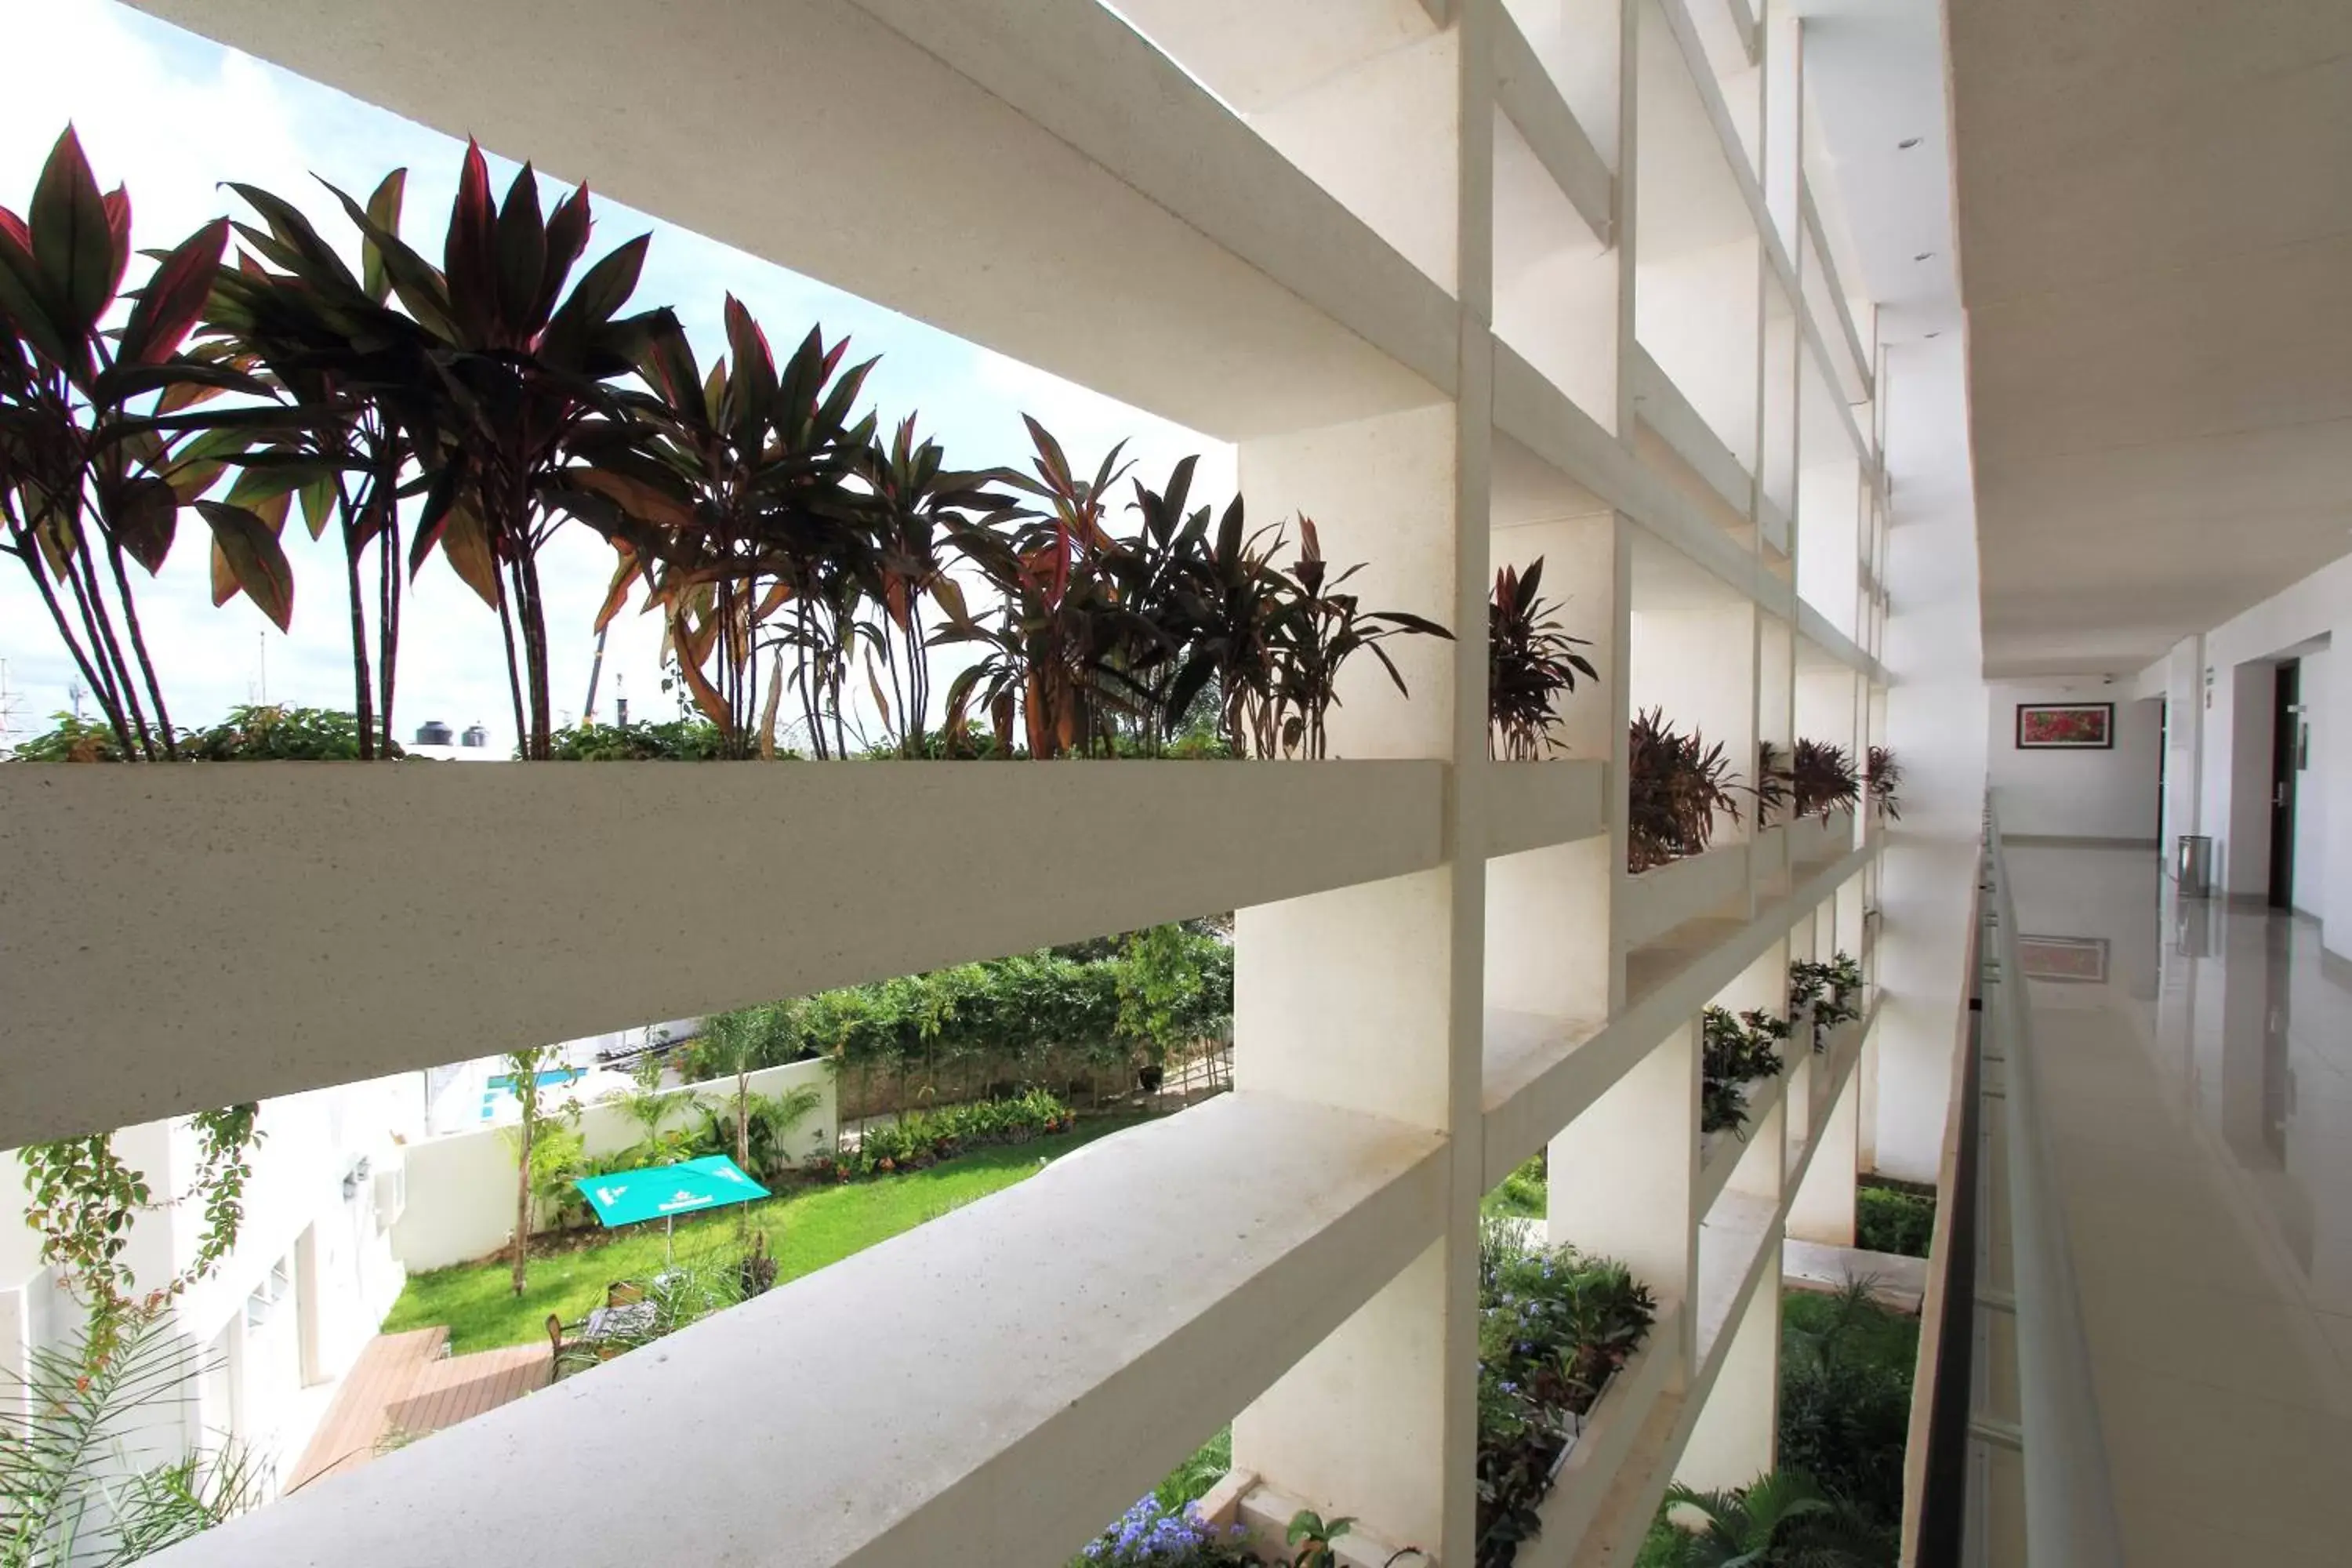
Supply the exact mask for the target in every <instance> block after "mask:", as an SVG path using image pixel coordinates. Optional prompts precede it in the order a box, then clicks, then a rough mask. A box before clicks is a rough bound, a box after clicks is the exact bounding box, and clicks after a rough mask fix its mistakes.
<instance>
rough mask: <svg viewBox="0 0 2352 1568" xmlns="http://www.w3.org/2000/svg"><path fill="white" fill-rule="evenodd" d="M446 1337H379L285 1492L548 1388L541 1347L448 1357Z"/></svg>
mask: <svg viewBox="0 0 2352 1568" xmlns="http://www.w3.org/2000/svg"><path fill="white" fill-rule="evenodd" d="M448 1349H449V1331H448V1330H446V1329H417V1330H414V1331H410V1332H408V1333H402V1334H378V1335H377V1336H376V1337H375V1338H374V1339H373V1340H371V1341H369V1342H368V1346H367V1348H366V1349H365V1350H363V1351H362V1352H360V1358H359V1360H358V1361H357V1362H356V1363H353V1364H352V1370H351V1372H350V1373H348V1374H347V1375H346V1376H345V1377H344V1379H343V1386H342V1387H341V1389H339V1390H337V1391H336V1394H335V1402H334V1404H333V1405H331V1406H329V1408H328V1411H327V1418H326V1419H325V1420H324V1421H322V1422H320V1424H319V1431H318V1435H317V1436H314V1437H312V1438H311V1439H310V1447H308V1448H306V1449H304V1450H303V1453H302V1458H301V1459H300V1460H299V1462H298V1463H297V1464H296V1465H295V1467H294V1468H293V1470H292V1472H291V1473H290V1474H289V1476H288V1477H287V1480H286V1490H288V1491H289V1492H290V1491H292V1490H294V1489H296V1488H298V1487H304V1486H308V1485H309V1484H310V1483H311V1482H312V1481H315V1480H317V1479H320V1477H322V1476H331V1475H339V1474H341V1472H343V1471H345V1470H354V1469H357V1468H359V1467H360V1466H362V1465H364V1464H366V1463H367V1462H368V1461H369V1460H370V1459H373V1458H375V1456H376V1452H377V1449H378V1447H380V1446H381V1445H383V1443H385V1442H386V1441H387V1440H388V1439H390V1440H395V1441H407V1440H410V1439H414V1438H416V1437H422V1436H425V1435H426V1434H428V1433H433V1432H438V1431H440V1430H441V1429H442V1428H443V1427H445V1426H456V1425H457V1423H458V1422H460V1421H464V1420H467V1419H469V1418H470V1417H473V1416H476V1415H480V1414H481V1413H482V1412H483V1411H485V1410H492V1409H495V1408H497V1407H498V1406H499V1405H504V1404H506V1403H507V1402H508V1401H509V1400H512V1399H520V1398H521V1397H522V1396H523V1395H524V1394H529V1393H530V1392H531V1391H532V1390H533V1389H536V1388H544V1387H545V1386H546V1385H547V1381H548V1373H549V1370H550V1361H549V1354H548V1347H547V1346H545V1345H543V1344H541V1345H510V1346H507V1347H504V1348H502V1349H499V1350H494V1351H479V1352H476V1353H474V1354H472V1355H461V1356H453V1355H450V1354H449V1353H448Z"/></svg>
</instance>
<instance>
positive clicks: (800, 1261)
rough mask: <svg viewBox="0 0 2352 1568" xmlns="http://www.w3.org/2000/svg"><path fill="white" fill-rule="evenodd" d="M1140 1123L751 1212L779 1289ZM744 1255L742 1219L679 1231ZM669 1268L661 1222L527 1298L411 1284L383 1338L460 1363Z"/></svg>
mask: <svg viewBox="0 0 2352 1568" xmlns="http://www.w3.org/2000/svg"><path fill="white" fill-rule="evenodd" d="M1139 1120H1141V1119H1140V1118H1136V1117H1104V1118H1102V1119H1099V1120H1091V1121H1084V1122H1081V1123H1080V1124H1079V1126H1078V1128H1077V1130H1076V1131H1072V1132H1064V1133H1058V1134H1056V1135H1055V1136H1054V1137H1051V1138H1040V1139H1037V1140H1035V1141H1034V1142H1028V1143H1016V1144H1008V1145H1004V1146H1003V1147H999V1148H994V1149H985V1150H982V1151H981V1152H978V1153H973V1154H965V1155H961V1156H959V1157H958V1158H956V1159H953V1160H943V1161H941V1162H940V1163H939V1164H936V1165H933V1166H930V1167H929V1168H928V1169H925V1170H920V1171H910V1172H907V1173H903V1174H900V1175H892V1176H883V1177H878V1178H877V1179H875V1180H873V1181H865V1182H851V1183H848V1184H845V1185H841V1186H832V1187H810V1188H804V1189H803V1190H801V1191H798V1192H794V1193H790V1194H785V1195H783V1196H780V1197H774V1198H770V1199H769V1200H767V1201H766V1202H765V1203H759V1204H753V1205H751V1228H752V1229H754V1230H764V1231H766V1232H767V1233H768V1248H769V1251H770V1253H771V1254H772V1256H773V1257H774V1258H775V1259H776V1279H777V1282H778V1283H779V1284H781V1283H782V1282H783V1281H784V1280H787V1279H799V1278H800V1277H801V1276H802V1275H803V1274H811V1273H814V1272H815V1271H816V1270H817V1269H820V1268H824V1266H825V1265H826V1264H828V1263H838V1262H839V1261H841V1259H843V1258H847V1257H848V1256H849V1255H850V1254H852V1253H854V1252H863V1251H864V1250H865V1249H866V1248H867V1247H872V1246H873V1245H874V1244H875V1243H877V1242H879V1241H887V1240H888V1239H889V1238H890V1237H894V1236H897V1235H898V1234H899V1233H901V1232H902V1231H908V1230H912V1229H914V1228H915V1227H916V1226H919V1225H921V1224H922V1223H924V1222H925V1221H926V1220H931V1219H937V1218H938V1217H939V1216H940V1215H942V1214H945V1213H947V1212H948V1211H949V1210H950V1209H953V1208H957V1207H960V1206H961V1205H964V1204H968V1203H971V1202H972V1201H973V1200H974V1199H977V1198H982V1197H986V1196H987V1195H988V1194H991V1193H993V1192H998V1191H1001V1190H1002V1189H1003V1188H1005V1187H1009V1186H1011V1185H1013V1184H1014V1183H1015V1182H1018V1181H1021V1180H1023V1179H1024V1178H1025V1177H1028V1176H1033V1175H1034V1174H1036V1173H1037V1172H1038V1170H1039V1169H1040V1168H1041V1167H1042V1166H1044V1165H1045V1163H1047V1162H1048V1161H1051V1160H1055V1159H1058V1158H1059V1157H1061V1156H1062V1155H1064V1154H1066V1153H1068V1152H1070V1151H1071V1150H1073V1149H1076V1148H1078V1147H1080V1146H1082V1145H1084V1144H1087V1143H1090V1142H1094V1141H1095V1140H1096V1139H1097V1138H1100V1137H1103V1136H1105V1135H1106V1134H1108V1133H1112V1132H1116V1131H1119V1130H1120V1129H1122V1128H1126V1127H1131V1126H1134V1125H1135V1124H1136V1122H1137V1121H1139ZM740 1250H741V1243H740V1241H739V1239H738V1237H737V1231H736V1222H735V1218H734V1216H733V1215H732V1214H709V1215H698V1216H697V1217H696V1218H695V1219H693V1220H691V1221H689V1222H686V1223H682V1224H680V1225H679V1226H678V1227H677V1261H678V1262H679V1263H680V1264H688V1263H693V1264H698V1265H710V1266H724V1265H726V1264H728V1263H730V1262H732V1260H733V1259H734V1258H736V1257H738V1256H739V1255H740ZM661 1268H662V1231H661V1227H660V1226H633V1227H631V1228H629V1229H627V1230H624V1231H620V1232H617V1233H614V1235H613V1236H612V1237H610V1238H609V1239H606V1238H604V1237H603V1236H602V1235H601V1234H600V1235H598V1236H597V1237H595V1238H594V1239H593V1240H590V1241H588V1242H587V1243H586V1244H585V1245H578V1244H575V1243H574V1242H573V1241H572V1240H571V1239H569V1238H567V1239H566V1240H565V1241H563V1242H560V1243H557V1244H556V1245H555V1246H553V1247H551V1248H550V1249H549V1251H548V1252H547V1253H546V1254H545V1255H544V1256H540V1255H537V1254H534V1256H533V1257H532V1258H531V1260H530V1286H529V1288H528V1289H525V1290H524V1291H523V1293H522V1294H521V1295H520V1296H517V1295H515V1294H514V1293H513V1290H512V1289H511V1285H510V1279H511V1272H510V1270H509V1267H508V1264H507V1262H506V1260H505V1259H503V1258H501V1259H499V1260H498V1261H495V1262H485V1263H466V1264H459V1265H458V1266H457V1267H456V1268H437V1269H435V1270H434V1271H433V1272H432V1273H430V1274H413V1275H411V1276H409V1279H408V1285H407V1288H406V1289H404V1290H402V1291H401V1293H400V1300H398V1301H397V1302H395V1303H394V1306H393V1309H392V1315H391V1316H390V1317H388V1318H386V1319H385V1320H384V1324H383V1331H384V1332H386V1333H397V1332H400V1331H404V1330H409V1329H429V1328H433V1327H435V1326H436V1325H442V1324H446V1325H447V1327H448V1330H449V1348H450V1350H451V1352H453V1353H455V1354H458V1355H464V1354H466V1353H467V1352H471V1351H480V1350H490V1349H493V1348H495V1347H497V1346H499V1345H520V1344H530V1343H534V1342H544V1341H545V1340H546V1338H547V1317H548V1314H549V1313H551V1312H552V1313H555V1314H556V1315H558V1316H559V1317H561V1318H562V1320H563V1321H565V1322H572V1321H576V1320H578V1319H580V1318H583V1317H585V1316H586V1315H587V1313H588V1310H589V1309H590V1308H592V1307H598V1306H602V1305H603V1304H604V1288H605V1286H606V1285H608V1284H610V1283H611V1282H612V1281H614V1280H615V1279H646V1278H648V1277H649V1276H651V1275H654V1274H656V1273H658V1272H660V1270H661Z"/></svg>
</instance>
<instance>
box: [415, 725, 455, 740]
mask: <svg viewBox="0 0 2352 1568" xmlns="http://www.w3.org/2000/svg"><path fill="white" fill-rule="evenodd" d="M455 733H456V732H455V731H452V730H451V729H450V728H449V726H448V725H446V724H444V723H443V722H441V721H440V720H438V719H427V720H426V721H425V722H424V723H422V724H419V725H418V726H416V743H417V744H418V745H420V746H446V745H447V744H448V743H449V742H450V741H451V739H452V738H453V737H454V735H455Z"/></svg>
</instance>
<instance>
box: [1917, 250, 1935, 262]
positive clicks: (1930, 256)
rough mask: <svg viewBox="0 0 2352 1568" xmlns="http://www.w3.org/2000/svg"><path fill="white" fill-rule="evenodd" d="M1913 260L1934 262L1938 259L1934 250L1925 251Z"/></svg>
mask: <svg viewBox="0 0 2352 1568" xmlns="http://www.w3.org/2000/svg"><path fill="white" fill-rule="evenodd" d="M1911 259H1912V260H1914V261H1933V260H1934V259H1936V253H1935V252H1934V251H1932V250H1923V251H1921V252H1920V253H1919V254H1918V255H1916V256H1915V257H1913V258H1911Z"/></svg>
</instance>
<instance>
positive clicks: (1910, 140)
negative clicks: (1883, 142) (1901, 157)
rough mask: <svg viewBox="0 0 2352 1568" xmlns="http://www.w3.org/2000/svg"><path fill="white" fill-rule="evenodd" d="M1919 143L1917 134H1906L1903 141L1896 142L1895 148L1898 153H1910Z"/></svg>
mask: <svg viewBox="0 0 2352 1568" xmlns="http://www.w3.org/2000/svg"><path fill="white" fill-rule="evenodd" d="M1917 145H1919V138H1917V137H1916V136H1906V137H1905V138H1903V140H1902V141H1900V142H1896V143H1895V151H1896V152H1898V153H1908V152H1909V151H1911V149H1912V148H1914V147H1916V146H1917Z"/></svg>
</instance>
